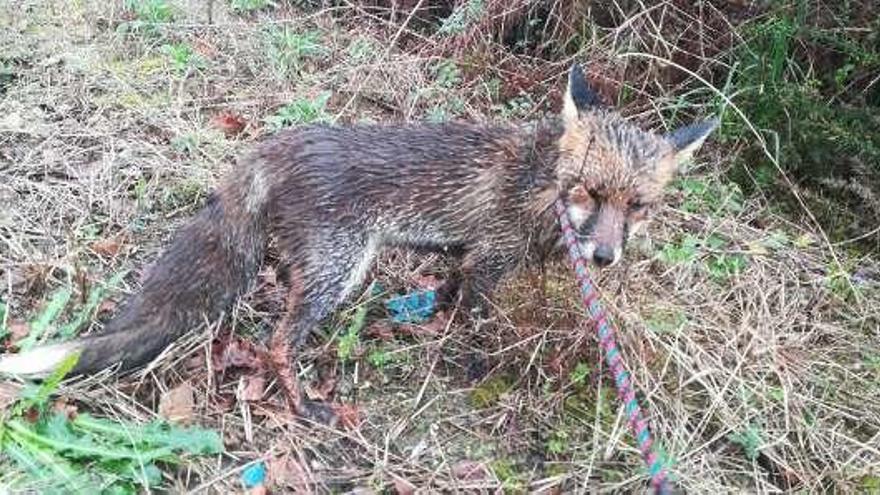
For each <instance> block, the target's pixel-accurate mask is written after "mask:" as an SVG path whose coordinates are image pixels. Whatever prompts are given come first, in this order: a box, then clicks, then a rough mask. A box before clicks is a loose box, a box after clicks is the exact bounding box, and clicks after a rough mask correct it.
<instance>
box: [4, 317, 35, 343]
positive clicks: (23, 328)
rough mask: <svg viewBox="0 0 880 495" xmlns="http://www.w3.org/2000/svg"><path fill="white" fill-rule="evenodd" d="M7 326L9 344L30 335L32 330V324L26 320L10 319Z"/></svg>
mask: <svg viewBox="0 0 880 495" xmlns="http://www.w3.org/2000/svg"><path fill="white" fill-rule="evenodd" d="M6 328H7V329H8V330H9V344H10V345H15V344H17V343H18V341H19V340H21V339H23V338H25V337H27V336H28V334H29V333H30V332H31V326H30V324H29V323H28V322H26V321H21V320H10V321H8V322H7V325H6Z"/></svg>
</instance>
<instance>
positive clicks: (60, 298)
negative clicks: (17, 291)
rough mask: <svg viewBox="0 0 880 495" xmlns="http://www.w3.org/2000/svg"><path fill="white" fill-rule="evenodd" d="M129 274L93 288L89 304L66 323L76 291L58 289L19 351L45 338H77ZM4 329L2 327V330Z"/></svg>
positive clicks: (113, 278)
mask: <svg viewBox="0 0 880 495" xmlns="http://www.w3.org/2000/svg"><path fill="white" fill-rule="evenodd" d="M126 273H127V271H121V272H119V273H116V274H115V275H113V276H112V277H110V279H109V280H107V282H106V283H103V284H96V285H95V286H93V287H92V290H91V291H90V292H89V296H88V299H87V300H86V303H85V304H84V305H83V306H82V307H81V308H79V309H78V310H77V311H76V312H75V313H74V314H73V316H72V317H71V318H70V320H69V321H68V322H67V323H65V324H61V323H60V322H59V320H60V316H61V315H62V313H63V311H64V309H65V308H66V307H67V305H68V303H69V302H70V300H71V296H72V295H73V291H72V289H71V288H70V287H68V286H65V287H61V288H59V289H57V290H56V291H55V292H53V293H52V296H51V297H50V298H49V302H48V303H47V304H46V306H45V307H44V308H43V310H42V311H41V312H40V313H39V314H38V315H37V316H36V317H35V318H34V319H33V320H32V321H31V323H30V325H29V328H30V332H29V333H28V335H27V336H26V337H25V338H23V339H22V340H21V341H19V342H18V343H17V346H18V348H19V349H20V350H28V349H30V348H31V347H33V346H34V345H35V344H36V343H37V342H38V341H40V340H41V339H43V338H44V337H46V336H53V335H57V336H59V337H61V338H62V339H68V338H70V337H73V336H75V335H76V334H77V333H78V332H79V331H80V330H81V329H82V327H83V326H84V325H85V324H86V323H88V322H89V320H90V319H91V318H92V316H93V315H94V312H95V310H97V308H98V306H99V305H100V304H101V302H102V301H103V300H104V299H105V297H106V295H107V289H108V288H111V287H115V286H116V285H118V284H119V282H121V281H122V279H123V278H124V277H125V275H126ZM2 328H3V327H0V329H2ZM2 337H3V332H2V331H0V338H2Z"/></svg>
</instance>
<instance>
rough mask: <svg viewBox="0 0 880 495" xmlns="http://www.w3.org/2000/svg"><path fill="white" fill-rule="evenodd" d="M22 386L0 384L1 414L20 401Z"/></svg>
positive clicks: (6, 383) (8, 383)
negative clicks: (17, 400) (19, 395)
mask: <svg viewBox="0 0 880 495" xmlns="http://www.w3.org/2000/svg"><path fill="white" fill-rule="evenodd" d="M21 389H22V386H21V385H19V384H17V383H12V382H0V412H3V411H5V410H6V409H7V408H9V406H11V405H12V404H14V403H15V401H16V399H18V394H19V392H21Z"/></svg>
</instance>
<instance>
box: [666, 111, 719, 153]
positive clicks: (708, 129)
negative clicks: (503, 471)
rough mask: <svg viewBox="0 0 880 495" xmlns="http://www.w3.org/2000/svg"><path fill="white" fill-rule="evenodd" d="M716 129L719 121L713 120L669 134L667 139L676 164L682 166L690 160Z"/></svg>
mask: <svg viewBox="0 0 880 495" xmlns="http://www.w3.org/2000/svg"><path fill="white" fill-rule="evenodd" d="M716 127H718V119H716V118H712V119H708V120H704V121H702V122H697V123H696V124H691V125H688V126H685V127H681V128H679V129H676V130H674V131H672V132H670V133H669V134H667V135H666V139H667V140H668V141H669V142H670V144H672V149H673V151H674V154H675V155H674V156H675V162H676V163H679V164H680V163H684V162H686V161H688V160H690V159H691V157H693V156H694V153H696V152H697V150H698V149H700V146H702V145H703V142H704V141H706V138H707V137H709V134H711V133H712V131H714V130H715V128H716Z"/></svg>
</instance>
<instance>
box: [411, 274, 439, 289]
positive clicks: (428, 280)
mask: <svg viewBox="0 0 880 495" xmlns="http://www.w3.org/2000/svg"><path fill="white" fill-rule="evenodd" d="M413 282H414V283H415V284H416V286H417V287H418V288H420V289H436V288H437V287H440V286H441V285H443V282H444V281H443V280H441V279H439V278H437V277H436V276H434V275H417V276H416V277H415V278H414V279H413Z"/></svg>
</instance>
